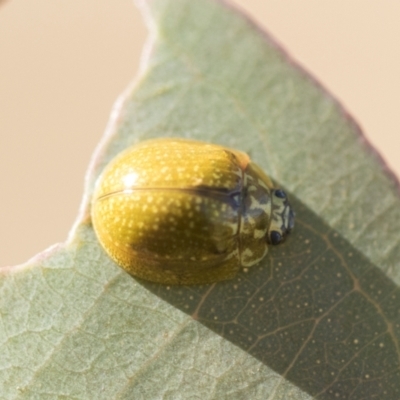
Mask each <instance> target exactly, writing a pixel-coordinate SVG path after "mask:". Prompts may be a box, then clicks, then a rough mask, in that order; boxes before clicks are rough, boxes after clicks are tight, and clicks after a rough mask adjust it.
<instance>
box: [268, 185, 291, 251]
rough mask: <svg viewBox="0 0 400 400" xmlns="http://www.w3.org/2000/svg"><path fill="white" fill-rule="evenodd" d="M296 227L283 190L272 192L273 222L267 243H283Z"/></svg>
mask: <svg viewBox="0 0 400 400" xmlns="http://www.w3.org/2000/svg"><path fill="white" fill-rule="evenodd" d="M293 226H294V212H293V209H292V207H291V205H290V203H289V200H288V198H287V196H286V193H285V192H284V191H283V190H282V189H273V190H272V192H271V222H270V225H269V229H268V234H267V241H268V243H271V244H279V243H281V242H283V241H284V240H285V238H286V236H287V235H288V234H289V233H290V231H291V230H292V229H293Z"/></svg>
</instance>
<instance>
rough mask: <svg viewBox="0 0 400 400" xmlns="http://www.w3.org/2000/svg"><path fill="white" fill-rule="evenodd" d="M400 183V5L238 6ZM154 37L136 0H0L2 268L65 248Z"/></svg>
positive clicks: (262, 2) (306, 1)
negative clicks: (122, 99) (113, 118)
mask: <svg viewBox="0 0 400 400" xmlns="http://www.w3.org/2000/svg"><path fill="white" fill-rule="evenodd" d="M234 3H236V4H238V5H239V6H240V7H241V8H242V9H244V10H246V12H247V13H248V14H249V15H250V16H251V17H252V18H253V19H255V20H256V21H258V23H259V24H261V25H262V26H264V27H265V28H266V29H267V30H268V31H269V32H270V33H271V34H272V35H273V36H274V37H275V38H276V39H277V40H278V41H279V42H280V43H281V44H282V45H283V46H284V47H285V48H286V49H287V50H288V51H289V52H290V53H291V54H292V56H293V57H294V58H295V59H297V60H298V62H299V63H300V64H302V65H303V66H304V67H305V68H306V69H308V71H310V72H311V73H313V74H314V76H316V77H317V79H318V80H320V81H321V82H322V83H323V84H324V85H325V87H327V88H328V89H329V90H330V91H331V92H332V93H333V94H334V95H335V96H336V97H337V98H338V99H340V100H341V101H342V103H343V104H344V105H345V107H347V109H348V111H349V112H350V113H351V114H352V115H353V116H354V117H355V118H356V119H357V120H358V121H359V123H360V124H361V126H362V127H363V128H364V131H365V133H366V135H367V137H368V138H369V140H370V141H371V142H372V143H373V145H374V146H375V147H376V148H377V149H378V150H379V152H380V153H381V155H382V156H383V157H384V158H385V159H386V160H387V162H388V164H389V166H390V167H391V168H392V170H393V171H395V172H396V174H397V176H400V157H399V150H400V112H399V110H398V108H399V106H400V76H399V71H400V46H399V39H400V24H399V17H400V2H399V1H396V0H380V1H376V0H352V1H337V0H325V1H321V0H301V1H299V0H274V1H273V0H235V1H234ZM145 37H146V30H145V26H144V23H143V21H142V20H141V16H140V14H139V12H138V10H137V9H136V8H135V7H134V5H133V2H132V1H131V0H117V1H115V0H81V1H79V2H77V1H75V2H70V1H68V2H67V1H61V0H35V1H34V2H33V1H31V0H9V1H6V2H1V0H0V183H1V192H0V266H5V265H14V264H18V263H22V262H24V261H26V260H27V259H28V258H30V257H31V256H33V255H34V254H36V253H37V252H39V251H40V250H43V249H45V248H47V247H48V246H50V245H51V244H53V243H56V242H60V241H64V240H65V238H66V236H67V234H68V231H69V229H70V227H71V225H72V223H73V221H74V219H75V216H76V215H77V211H78V207H79V203H80V200H81V194H82V188H83V177H84V174H85V170H86V167H87V165H88V163H89V159H90V156H91V154H92V151H93V149H94V147H95V146H96V144H97V142H98V141H99V139H100V137H101V136H102V134H103V131H104V128H105V126H106V123H107V120H108V116H109V112H110V110H111V106H112V104H113V102H114V100H115V99H116V97H117V96H118V95H119V93H121V91H122V90H123V89H124V88H125V87H126V85H127V84H128V82H130V80H131V79H132V77H133V76H134V75H135V73H136V71H137V68H138V63H139V57H140V52H141V47H142V44H143V42H144V40H145Z"/></svg>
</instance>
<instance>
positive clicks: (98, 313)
mask: <svg viewBox="0 0 400 400" xmlns="http://www.w3.org/2000/svg"><path fill="white" fill-rule="evenodd" d="M140 6H141V8H142V10H143V13H144V16H145V17H146V18H147V21H148V23H149V27H150V30H151V39H150V42H149V44H148V47H147V52H146V59H145V62H144V67H143V69H142V71H141V72H140V75H139V77H138V79H137V80H136V82H135V84H134V85H133V86H132V87H131V88H130V89H129V90H128V91H127V92H126V93H125V95H124V96H123V97H122V98H121V100H120V101H119V102H118V104H117V107H116V109H115V111H114V113H113V115H112V118H111V122H110V125H109V127H108V129H107V132H106V135H105V137H104V139H103V141H102V142H101V143H100V145H99V147H98V149H97V150H96V152H95V154H94V157H93V160H92V163H91V165H90V167H89V170H88V174H87V179H86V187H85V193H84V196H83V201H82V207H81V212H80V215H79V218H78V220H77V221H76V223H75V225H74V227H73V229H72V231H71V234H70V237H69V240H68V241H67V243H65V244H61V245H57V246H54V247H53V248H52V249H50V250H48V251H46V252H44V253H42V254H40V255H38V256H37V257H35V258H33V259H32V260H30V261H29V262H27V263H26V264H24V265H22V266H19V267H15V268H7V269H2V270H1V271H0V272H1V280H0V354H1V357H0V397H1V398H2V399H3V398H4V399H62V398H65V399H67V398H68V399H107V400H108V399H187V398H190V399H195V398H201V399H224V398H229V399H249V398H251V399H274V400H275V399H311V398H317V399H338V398H339V399H367V398H368V399H397V398H400V384H399V382H400V361H399V359H400V357H399V356H400V346H399V338H400V293H399V289H398V285H399V281H400V265H399V261H400V246H399V234H398V232H400V199H399V190H398V183H397V182H396V180H395V179H394V178H393V177H392V176H391V175H389V174H388V173H387V171H386V170H385V167H384V165H383V164H382V162H381V161H380V160H379V158H378V157H377V156H376V155H375V153H374V152H373V151H371V150H370V148H369V147H368V146H367V145H366V144H365V142H364V140H363V138H362V135H361V134H360V132H359V130H358V128H357V126H356V125H355V124H354V122H353V121H352V120H351V119H350V118H349V117H348V116H347V115H346V113H345V112H344V111H343V110H342V109H341V108H340V106H339V105H338V104H337V103H336V101H335V100H334V99H333V98H332V97H331V96H329V95H328V94H327V93H325V92H324V91H323V90H322V89H321V87H319V85H318V84H316V83H315V81H314V80H313V79H311V78H310V77H309V76H308V75H307V74H306V73H304V72H303V71H301V70H300V69H299V68H298V67H296V65H294V63H293V62H292V61H291V60H289V59H288V57H287V56H286V55H285V54H283V53H282V51H281V50H280V49H279V48H278V47H277V46H276V45H275V44H274V43H273V42H272V41H271V39H270V38H269V37H268V36H267V35H266V34H265V33H264V32H262V31H260V30H259V29H258V28H257V27H256V26H254V24H252V23H251V22H249V21H248V20H247V19H246V18H244V17H243V15H241V14H240V13H239V12H237V11H236V10H234V9H232V8H231V7H230V6H228V5H227V4H225V3H221V2H219V1H216V0H152V1H147V2H142V3H140ZM160 136H175V137H187V138H193V139H200V140H206V141H210V142H214V143H219V144H223V145H226V146H230V147H235V148H239V149H241V150H243V151H247V152H248V153H249V154H250V155H251V157H252V158H253V159H254V160H255V161H256V162H257V163H258V164H260V165H261V166H262V167H263V168H264V169H265V170H266V171H267V172H268V173H269V174H270V175H271V176H272V177H273V179H274V180H275V181H277V182H279V183H280V184H281V185H283V186H284V187H285V188H286V189H287V190H288V192H289V193H290V194H291V199H292V203H293V205H294V208H295V210H296V227H295V230H294V232H293V234H292V235H291V237H290V238H289V240H288V241H287V242H285V243H284V244H283V245H280V246H275V247H274V248H272V249H271V251H270V252H269V254H268V256H267V257H266V259H265V260H264V261H263V262H262V263H260V264H259V265H258V266H256V267H253V268H249V269H248V270H244V271H242V272H241V273H240V274H239V275H238V277H237V278H235V279H234V280H232V281H227V282H221V283H218V284H214V285H203V286H190V287H185V286H171V287H167V286H163V285H156V284H151V283H147V282H143V281H139V280H137V279H135V278H133V277H131V276H129V275H128V274H126V273H125V272H124V271H123V270H122V269H120V268H119V267H118V266H117V265H115V264H114V263H113V262H112V261H110V259H109V258H108V257H107V256H106V255H105V254H104V252H103V251H102V250H101V248H100V247H99V244H98V242H97V240H96V238H95V236H94V233H93V230H92V227H91V223H90V218H89V215H90V196H91V192H92V189H93V185H94V182H95V180H96V178H97V176H98V175H99V173H100V172H101V170H102V169H103V167H104V165H105V164H106V163H107V162H108V161H109V160H110V159H111V158H112V157H113V156H114V155H115V154H117V153H118V152H119V151H120V150H122V149H123V148H125V147H126V146H129V145H131V144H133V143H136V142H139V141H141V140H144V139H148V138H153V137H160Z"/></svg>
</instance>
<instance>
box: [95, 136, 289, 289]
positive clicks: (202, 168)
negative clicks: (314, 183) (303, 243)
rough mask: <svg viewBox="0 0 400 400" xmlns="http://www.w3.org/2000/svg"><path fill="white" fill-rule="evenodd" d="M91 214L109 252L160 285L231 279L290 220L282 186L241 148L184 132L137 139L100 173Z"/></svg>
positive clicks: (277, 239) (254, 259)
mask: <svg viewBox="0 0 400 400" xmlns="http://www.w3.org/2000/svg"><path fill="white" fill-rule="evenodd" d="M91 219H92V223H93V227H94V230H95V233H96V235H97V238H98V240H99V242H100V244H101V245H102V247H103V248H104V250H105V251H106V253H107V254H108V255H109V256H110V257H111V258H112V259H113V260H114V261H115V262H116V263H117V264H119V265H120V266H121V267H123V268H124V269H125V270H126V271H128V272H129V273H130V274H132V275H133V276H136V277H138V278H142V279H145V280H149V281H153V282H158V283H163V284H186V285H190V284H204V283H213V282H218V281H222V280H227V279H231V278H233V277H234V276H235V275H236V274H237V272H238V271H239V269H240V268H241V267H250V266H252V265H254V264H256V263H258V262H259V261H260V260H262V259H263V257H264V256H265V255H266V253H267V250H268V245H269V244H272V245H275V244H278V243H280V242H282V241H283V240H284V239H285V237H286V236H287V234H288V233H289V232H290V231H291V230H292V228H293V226H294V213H293V210H292V208H291V206H290V203H289V201H288V198H287V196H286V194H285V192H284V191H283V190H281V189H279V188H275V187H274V185H273V183H272V181H271V179H270V178H269V177H268V176H267V175H266V174H265V173H264V172H263V171H262V169H261V168H260V167H258V166H257V165H256V164H255V163H254V162H252V161H251V160H250V158H249V156H248V155H247V154H245V153H243V152H241V151H238V150H233V149H229V148H226V147H223V146H219V145H215V144H210V143H205V142H199V141H195V140H188V139H177V138H163V139H161V138H160V139H153V140H148V141H143V142H140V143H139V144H137V145H134V146H132V147H130V148H128V149H127V150H125V151H123V152H122V153H121V154H120V155H118V156H117V157H116V158H115V159H114V160H112V161H111V162H110V164H109V165H108V166H107V167H106V168H105V169H104V171H103V173H102V174H101V175H100V176H99V178H98V180H97V182H96V185H95V189H94V194H93V199H92V204H91Z"/></svg>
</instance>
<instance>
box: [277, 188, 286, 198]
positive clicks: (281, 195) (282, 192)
mask: <svg viewBox="0 0 400 400" xmlns="http://www.w3.org/2000/svg"><path fill="white" fill-rule="evenodd" d="M275 196H276V197H279V198H280V199H284V198H285V197H286V193H285V192H284V191H283V190H282V189H276V190H275Z"/></svg>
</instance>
